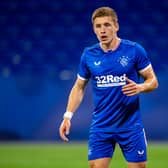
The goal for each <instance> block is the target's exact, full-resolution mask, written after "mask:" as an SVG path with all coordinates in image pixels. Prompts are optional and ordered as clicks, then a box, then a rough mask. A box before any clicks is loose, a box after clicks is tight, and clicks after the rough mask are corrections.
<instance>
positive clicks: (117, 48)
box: [59, 7, 158, 168]
mask: <svg viewBox="0 0 168 168" xmlns="http://www.w3.org/2000/svg"><path fill="white" fill-rule="evenodd" d="M92 23H93V29H94V32H95V34H96V36H97V38H98V41H99V43H98V44H95V45H93V46H91V47H88V48H86V49H85V50H84V52H83V55H82V57H81V61H80V64H79V71H78V77H77V80H76V82H75V84H74V86H73V88H72V90H71V93H70V96H69V100H68V105H67V109H66V110H67V111H66V112H65V114H64V119H63V121H62V123H61V126H60V130H59V131H60V136H61V138H62V139H63V140H64V141H68V139H67V137H66V135H68V134H69V132H70V127H71V118H72V116H73V114H74V113H75V111H76V110H77V108H78V106H79V105H80V103H81V101H82V98H83V95H84V89H85V86H86V84H87V82H88V80H89V79H90V80H91V84H92V90H93V97H94V104H95V108H94V111H93V120H92V124H91V128H90V136H89V152H88V159H89V165H90V168H108V167H109V164H110V161H111V158H112V156H113V152H114V150H115V145H116V143H118V144H119V146H120V148H121V150H122V152H123V155H124V157H125V159H126V160H127V163H128V168H145V167H146V159H147V158H146V145H147V144H146V138H145V133H144V128H143V123H142V120H141V115H140V110H139V97H138V94H139V93H142V92H149V91H152V90H154V89H156V88H157V87H158V82H157V78H156V76H155V73H154V71H153V68H152V65H151V62H150V60H149V58H148V57H147V54H146V51H145V50H144V48H143V47H142V46H141V45H139V44H138V43H136V42H132V41H129V40H124V39H120V38H119V37H118V36H117V32H118V30H119V25H118V18H117V14H116V12H115V11H114V10H113V9H112V8H109V7H101V8H98V9H96V10H95V11H94V13H93V15H92ZM139 76H142V77H143V79H144V82H143V83H138V79H139Z"/></svg>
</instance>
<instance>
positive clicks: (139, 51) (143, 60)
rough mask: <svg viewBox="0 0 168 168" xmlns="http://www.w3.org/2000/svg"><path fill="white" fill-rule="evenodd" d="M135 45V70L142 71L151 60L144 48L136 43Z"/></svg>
mask: <svg viewBox="0 0 168 168" xmlns="http://www.w3.org/2000/svg"><path fill="white" fill-rule="evenodd" d="M135 46H136V47H135V58H136V68H137V71H143V70H144V69H145V68H147V67H148V66H149V65H151V62H150V59H149V58H148V56H147V52H146V51H145V49H144V48H143V47H142V46H141V45H140V44H137V43H136V45H135Z"/></svg>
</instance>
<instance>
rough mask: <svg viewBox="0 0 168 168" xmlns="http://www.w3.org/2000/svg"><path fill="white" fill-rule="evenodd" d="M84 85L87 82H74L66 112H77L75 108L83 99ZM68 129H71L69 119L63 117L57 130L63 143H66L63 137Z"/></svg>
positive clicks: (79, 80) (78, 80) (65, 138)
mask: <svg viewBox="0 0 168 168" xmlns="http://www.w3.org/2000/svg"><path fill="white" fill-rule="evenodd" d="M86 84H87V80H81V79H79V78H77V80H76V82H75V84H74V86H73V88H72V90H71V92H70V95H69V99H68V105H67V109H66V111H69V112H72V113H75V111H76V110H77V108H78V107H79V105H80V103H81V101H82V99H83V96H84V90H85V86H86ZM70 127H71V121H70V119H69V118H66V117H64V119H63V121H62V123H61V125H60V128H59V133H60V137H61V138H62V139H63V140H64V141H68V138H67V137H66V136H65V134H66V135H68V134H69V131H70Z"/></svg>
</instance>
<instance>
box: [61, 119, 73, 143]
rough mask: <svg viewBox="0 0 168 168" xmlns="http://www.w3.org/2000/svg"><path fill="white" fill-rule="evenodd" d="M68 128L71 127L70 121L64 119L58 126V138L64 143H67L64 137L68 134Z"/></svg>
mask: <svg viewBox="0 0 168 168" xmlns="http://www.w3.org/2000/svg"><path fill="white" fill-rule="evenodd" d="M70 127H71V121H70V119H67V118H65V119H64V120H63V121H62V123H61V125H60V128H59V134H60V137H61V138H62V139H63V140H64V141H66V142H68V141H69V139H68V138H67V137H66V135H68V134H69V132H70Z"/></svg>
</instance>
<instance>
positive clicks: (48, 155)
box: [0, 143, 168, 168]
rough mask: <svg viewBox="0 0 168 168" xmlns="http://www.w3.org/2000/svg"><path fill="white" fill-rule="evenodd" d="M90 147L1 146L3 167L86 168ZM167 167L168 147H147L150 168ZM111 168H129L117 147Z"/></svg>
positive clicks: (14, 144)
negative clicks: (88, 148)
mask: <svg viewBox="0 0 168 168" xmlns="http://www.w3.org/2000/svg"><path fill="white" fill-rule="evenodd" d="M87 167H88V162H87V144H85V143H83V144H80V143H65V144H64V143H61V144H58V143H56V144H53V143H51V144H50V143H44V144H38V143H34V144H32V143H30V144H29V143H28V144H24V143H11V144H10V143H1V144H0V168H87ZM167 167H168V144H166V143H164V144H158V143H150V144H148V164H147V168H167ZM110 168H127V165H126V162H125V160H124V158H123V156H122V154H121V151H120V150H119V148H118V146H117V148H116V151H115V154H114V157H113V160H112V162H111V166H110Z"/></svg>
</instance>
